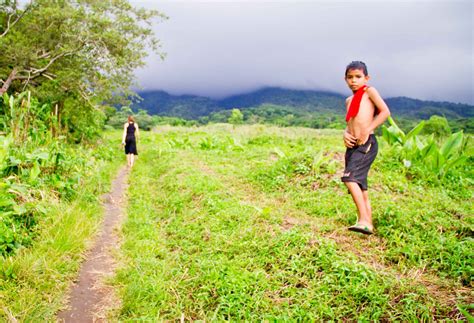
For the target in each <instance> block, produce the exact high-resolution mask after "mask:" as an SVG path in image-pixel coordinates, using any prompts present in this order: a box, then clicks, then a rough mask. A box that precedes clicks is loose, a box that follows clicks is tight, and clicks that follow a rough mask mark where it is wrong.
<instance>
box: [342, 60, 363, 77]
mask: <svg viewBox="0 0 474 323" xmlns="http://www.w3.org/2000/svg"><path fill="white" fill-rule="evenodd" d="M350 70H362V72H364V75H365V76H367V75H369V73H368V72H367V65H365V63H364V62H361V61H352V62H351V63H350V64H349V65H347V66H346V74H345V75H346V76H347V72H349V71H350Z"/></svg>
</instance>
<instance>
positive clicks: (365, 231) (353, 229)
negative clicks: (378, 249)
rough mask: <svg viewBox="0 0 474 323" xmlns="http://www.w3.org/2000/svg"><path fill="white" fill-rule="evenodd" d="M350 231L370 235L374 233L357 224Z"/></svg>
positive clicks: (366, 227)
mask: <svg viewBox="0 0 474 323" xmlns="http://www.w3.org/2000/svg"><path fill="white" fill-rule="evenodd" d="M349 231H354V232H360V233H363V234H369V235H370V234H373V233H374V231H373V230H371V229H370V228H369V227H368V226H366V225H363V224H355V225H353V226H350V227H349Z"/></svg>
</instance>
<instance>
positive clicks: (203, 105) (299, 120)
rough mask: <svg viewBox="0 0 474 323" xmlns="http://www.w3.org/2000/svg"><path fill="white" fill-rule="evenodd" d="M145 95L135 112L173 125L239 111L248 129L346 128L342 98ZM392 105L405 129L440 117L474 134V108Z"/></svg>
mask: <svg viewBox="0 0 474 323" xmlns="http://www.w3.org/2000/svg"><path fill="white" fill-rule="evenodd" d="M139 95H140V96H141V97H142V98H143V100H142V101H140V102H138V103H135V104H134V105H132V109H133V110H134V111H140V110H145V111H147V112H148V113H149V114H151V115H157V116H160V118H158V119H157V120H161V121H159V122H162V121H163V120H164V119H166V118H171V121H172V122H173V123H179V124H192V125H194V124H207V123H216V122H227V121H228V119H229V118H230V116H231V113H232V112H231V110H232V109H235V108H237V109H239V110H240V111H241V112H242V114H243V120H242V122H243V123H246V124H253V123H264V124H275V125H279V126H302V127H310V128H336V129H338V128H344V126H345V125H344V112H345V106H344V105H345V97H344V96H343V95H341V94H338V93H331V92H321V91H300V90H290V89H280V88H265V89H261V90H258V91H255V92H252V93H247V94H242V95H237V96H232V97H229V98H226V99H223V100H213V99H210V98H206V97H200V96H192V95H181V96H173V95H170V94H168V93H166V92H164V91H147V92H141V93H139ZM386 102H387V104H388V105H389V107H390V109H391V111H392V115H393V117H394V119H395V120H396V121H397V122H398V124H399V125H400V126H401V128H402V129H404V130H408V129H411V128H412V127H413V126H414V125H416V124H417V123H418V122H419V121H420V120H428V119H429V118H430V117H431V116H433V115H438V116H442V117H445V118H446V119H447V120H448V121H449V126H450V127H451V129H452V130H453V131H458V130H464V131H465V132H469V133H472V132H474V124H473V123H474V106H471V105H467V104H458V103H451V102H434V101H423V100H417V99H411V98H406V97H397V98H388V99H386ZM179 120H180V121H179Z"/></svg>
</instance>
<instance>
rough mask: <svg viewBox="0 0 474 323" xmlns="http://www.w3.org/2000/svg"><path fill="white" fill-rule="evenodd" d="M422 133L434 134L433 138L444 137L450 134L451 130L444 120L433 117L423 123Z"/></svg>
mask: <svg viewBox="0 0 474 323" xmlns="http://www.w3.org/2000/svg"><path fill="white" fill-rule="evenodd" d="M423 132H424V133H426V134H434V135H435V137H446V136H449V135H450V134H451V128H450V127H449V124H448V120H446V118H444V117H440V116H437V115H433V116H431V117H430V119H429V120H428V121H426V122H425V126H424V127H423Z"/></svg>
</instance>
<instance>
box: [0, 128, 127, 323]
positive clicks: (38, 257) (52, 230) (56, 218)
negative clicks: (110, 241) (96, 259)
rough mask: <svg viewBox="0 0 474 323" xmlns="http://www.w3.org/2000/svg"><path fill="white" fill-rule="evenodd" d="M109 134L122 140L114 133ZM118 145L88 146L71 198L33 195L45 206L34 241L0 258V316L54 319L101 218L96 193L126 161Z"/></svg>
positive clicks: (105, 143) (6, 319)
mask: <svg viewBox="0 0 474 323" xmlns="http://www.w3.org/2000/svg"><path fill="white" fill-rule="evenodd" d="M110 137H112V138H113V139H114V140H115V141H116V142H120V139H119V134H118V133H114V134H111V135H110ZM109 140H110V138H106V139H104V142H103V144H104V145H110V141H109ZM118 147H119V146H117V151H114V152H110V151H107V149H104V146H99V147H96V149H95V150H92V149H89V154H90V156H91V160H90V161H89V162H90V163H92V165H93V167H92V168H91V169H90V170H89V172H88V173H85V174H77V175H80V176H81V177H82V183H83V185H81V187H80V188H79V189H78V191H77V194H75V196H74V198H73V199H72V200H70V201H67V200H65V199H63V200H59V199H57V198H54V194H53V195H51V196H50V195H47V194H46V195H45V196H44V197H43V199H42V200H39V201H37V203H39V204H41V205H43V207H44V208H45V209H46V210H47V212H46V214H45V216H44V217H42V218H41V219H40V223H39V224H38V226H37V232H36V234H35V239H34V241H33V243H32V245H31V246H30V247H29V248H23V249H20V250H18V251H17V252H16V253H15V254H12V255H10V256H8V257H6V258H1V259H0V319H1V320H4V321H9V320H10V318H11V317H13V318H15V319H16V320H18V321H21V322H43V321H55V316H56V313H57V311H58V310H59V309H61V308H62V307H64V306H65V301H66V299H65V298H66V295H67V293H68V288H69V287H70V284H71V282H72V280H74V279H75V277H76V276H77V271H78V269H79V266H80V263H81V261H82V260H83V257H84V252H85V250H86V248H87V247H88V246H89V245H90V241H91V238H92V237H93V235H94V234H95V233H96V231H97V229H98V225H99V224H100V221H101V219H102V216H103V210H102V207H101V205H100V195H101V194H102V193H104V192H106V191H108V190H109V188H110V182H111V180H112V178H113V176H115V173H116V171H117V169H118V167H119V166H120V165H123V164H124V159H123V156H122V155H120V157H121V158H119V153H118ZM92 156H95V157H92Z"/></svg>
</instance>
